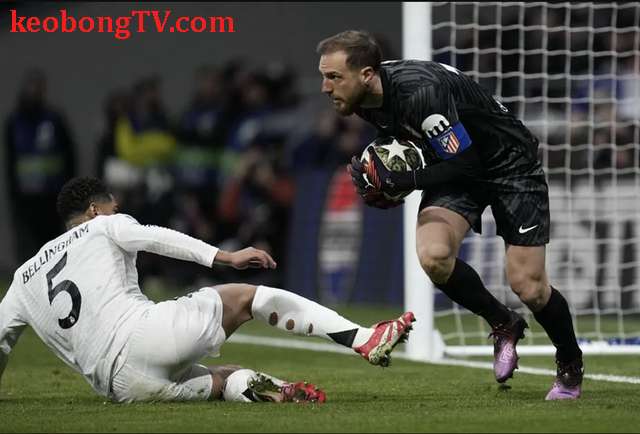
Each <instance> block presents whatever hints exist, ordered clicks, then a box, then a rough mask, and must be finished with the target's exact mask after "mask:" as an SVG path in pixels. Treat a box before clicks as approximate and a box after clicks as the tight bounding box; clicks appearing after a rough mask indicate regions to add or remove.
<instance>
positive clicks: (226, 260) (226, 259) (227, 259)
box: [213, 247, 277, 270]
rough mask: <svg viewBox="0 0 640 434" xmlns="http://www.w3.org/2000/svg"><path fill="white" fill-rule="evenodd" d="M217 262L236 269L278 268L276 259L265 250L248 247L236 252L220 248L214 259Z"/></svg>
mask: <svg viewBox="0 0 640 434" xmlns="http://www.w3.org/2000/svg"><path fill="white" fill-rule="evenodd" d="M213 262H214V263H215V264H221V265H229V266H231V267H233V268H235V269H236V270H244V269H246V268H276V266H277V264H276V261H274V260H273V258H272V257H271V256H270V255H269V254H268V253H267V252H265V251H264V250H260V249H256V248H255V247H247V248H245V249H242V250H238V251H236V252H225V251H224V250H219V251H218V253H217V254H216V257H215V259H214V261H213Z"/></svg>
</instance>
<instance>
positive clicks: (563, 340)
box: [533, 287, 582, 362]
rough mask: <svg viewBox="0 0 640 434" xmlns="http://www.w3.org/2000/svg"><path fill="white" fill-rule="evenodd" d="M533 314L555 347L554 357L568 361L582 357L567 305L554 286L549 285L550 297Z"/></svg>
mask: <svg viewBox="0 0 640 434" xmlns="http://www.w3.org/2000/svg"><path fill="white" fill-rule="evenodd" d="M533 316H534V317H535V319H536V321H538V322H539V323H540V325H541V326H542V328H543V329H544V330H545V331H546V332H547V335H548V336H549V338H550V339H551V342H553V345H554V346H555V347H556V359H558V360H559V361H561V362H570V361H572V360H575V359H577V358H580V357H582V351H581V350H580V347H579V346H578V341H577V340H576V334H575V332H574V330H573V321H572V319H571V313H570V312H569V305H568V304H567V300H565V298H564V297H563V296H562V294H560V293H559V292H558V291H556V289H555V288H554V287H551V297H549V301H548V302H547V304H546V306H545V307H543V308H542V310H541V311H540V312H534V314H533Z"/></svg>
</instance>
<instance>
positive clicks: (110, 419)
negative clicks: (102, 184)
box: [0, 309, 640, 433]
mask: <svg viewBox="0 0 640 434" xmlns="http://www.w3.org/2000/svg"><path fill="white" fill-rule="evenodd" d="M381 314H386V315H387V316H388V311H387V312H384V310H380V309H369V310H367V309H353V310H351V311H349V312H348V316H350V317H351V318H353V319H355V320H358V321H367V320H368V319H372V318H377V319H382V318H385V316H382V317H380V315H381ZM394 314H395V313H394ZM241 331H242V332H243V333H252V334H255V333H260V332H262V333H265V334H268V335H277V336H279V337H285V336H286V334H284V333H279V332H276V331H274V330H269V329H268V328H267V327H266V326H262V325H260V324H251V325H250V326H249V327H246V328H243V329H241ZM314 341H316V342H319V340H315V339H314ZM207 362H208V363H210V364H215V363H238V364H241V365H244V366H246V367H251V368H254V369H257V370H263V371H265V372H268V373H271V374H273V375H276V376H279V377H281V378H286V379H291V380H301V379H304V380H308V381H310V382H314V383H316V384H318V385H320V386H321V387H322V388H323V389H324V390H325V391H326V392H327V396H328V401H327V403H326V404H324V405H320V406H318V405H295V404H286V405H278V404H239V403H224V402H215V403H209V402H203V403H154V404H133V405H118V404H112V403H110V402H106V401H105V399H103V398H101V397H99V396H97V395H95V394H94V393H93V391H92V390H91V389H90V387H89V385H88V384H87V383H86V382H85V380H84V379H83V378H81V376H80V375H78V374H76V373H74V372H73V371H72V370H71V369H70V368H68V367H67V366H65V365H64V364H63V363H62V362H61V361H59V360H58V359H57V358H56V357H55V356H54V355H53V354H52V353H51V352H50V351H49V350H48V349H47V348H46V347H45V346H44V345H43V344H42V343H41V342H40V341H39V339H38V338H37V336H35V334H34V333H33V332H32V331H31V330H28V331H27V332H25V334H24V335H23V336H22V338H21V340H20V342H19V343H18V345H17V347H16V348H15V350H14V352H13V353H12V355H11V358H10V361H9V366H8V367H7V370H6V371H5V375H4V377H3V380H2V385H1V387H0V432H19V431H29V432H79V431H99V432H132V431H134V432H374V431H375V432H392V433H394V432H428V431H437V432H442V431H450V432H451V431H455V432H460V431H467V432H515V431H520V432H536V431H537V432H549V431H551V432H554V431H555V432H634V431H635V432H637V431H638V427H640V414H639V412H638V411H637V409H639V408H640V386H639V385H632V384H620V383H608V382H602V381H592V380H585V384H584V394H583V398H582V399H581V400H579V401H577V402H545V401H544V400H543V398H544V395H545V393H546V392H547V390H548V388H549V386H550V384H551V382H552V380H553V379H552V378H551V377H544V376H535V375H528V374H523V373H519V374H518V373H516V377H515V378H514V379H513V380H511V381H510V385H511V386H512V388H511V389H509V390H501V389H499V388H498V386H497V384H496V383H495V381H494V379H493V373H492V372H491V371H489V370H482V369H472V368H462V367H449V366H434V365H427V364H420V363H413V362H408V361H402V360H394V362H393V364H392V366H391V367H390V368H387V369H382V368H377V367H372V366H369V365H367V364H366V363H365V362H364V361H363V360H361V359H359V358H358V357H356V356H348V355H340V354H328V353H318V352H311V351H302V350H283V349H276V348H268V347H260V346H253V345H240V344H233V343H229V344H227V345H225V346H224V347H223V349H222V357H221V358H220V359H216V360H213V359H212V360H207ZM586 363H587V369H588V372H590V373H602V374H617V375H631V376H638V374H640V362H639V361H638V357H636V356H625V357H589V358H587V360H586ZM521 364H522V365H527V366H536V367H544V368H548V369H551V368H552V367H553V361H552V358H551V357H528V358H527V357H523V359H522V360H521Z"/></svg>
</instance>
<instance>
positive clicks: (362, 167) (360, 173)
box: [347, 157, 404, 209]
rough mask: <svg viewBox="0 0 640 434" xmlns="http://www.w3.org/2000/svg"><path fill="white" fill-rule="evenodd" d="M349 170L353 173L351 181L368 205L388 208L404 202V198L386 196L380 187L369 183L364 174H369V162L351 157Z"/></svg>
mask: <svg viewBox="0 0 640 434" xmlns="http://www.w3.org/2000/svg"><path fill="white" fill-rule="evenodd" d="M347 170H348V171H349V174H350V175H351V181H352V182H353V185H354V186H355V187H356V191H357V192H358V194H359V195H360V197H362V199H363V200H364V202H365V203H366V204H367V205H369V206H372V207H375V208H380V209H388V208H393V207H396V206H398V205H402V204H403V203H404V200H398V201H396V200H390V199H388V198H386V197H385V196H384V193H383V192H382V191H381V190H380V189H378V188H376V187H374V186H373V185H371V184H370V183H368V182H367V180H366V179H365V178H364V175H365V174H367V164H365V163H363V162H362V161H360V160H359V159H358V157H353V158H352V159H351V164H349V165H347ZM367 176H368V175H367Z"/></svg>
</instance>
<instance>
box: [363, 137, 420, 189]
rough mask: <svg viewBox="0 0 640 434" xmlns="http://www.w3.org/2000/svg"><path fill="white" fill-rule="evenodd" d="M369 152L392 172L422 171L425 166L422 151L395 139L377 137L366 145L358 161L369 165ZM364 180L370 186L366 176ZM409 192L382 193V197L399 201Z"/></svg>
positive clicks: (411, 144)
mask: <svg viewBox="0 0 640 434" xmlns="http://www.w3.org/2000/svg"><path fill="white" fill-rule="evenodd" d="M369 152H375V153H376V154H377V155H378V157H379V158H380V161H382V164H384V166H385V167H386V168H387V169H389V170H391V171H393V172H404V171H408V172H409V171H412V170H416V169H422V168H423V167H424V166H425V162H424V156H423V155H422V150H421V149H420V148H418V147H417V146H416V145H414V144H413V143H412V142H410V141H409V140H402V139H396V138H395V137H378V138H377V139H375V140H374V141H373V142H371V143H369V145H367V147H366V149H365V150H364V152H363V153H362V156H361V157H360V161H362V162H365V163H369V160H370V158H371V157H370V155H369ZM364 179H365V180H366V181H367V183H368V184H369V185H372V184H371V182H369V179H368V178H367V175H366V174H365V175H364ZM411 191H412V190H409V191H403V192H401V193H398V194H395V195H390V194H387V193H384V196H385V197H386V198H387V199H389V200H393V201H399V200H401V199H402V198H403V197H405V196H407V195H408V194H409V193H411Z"/></svg>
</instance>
